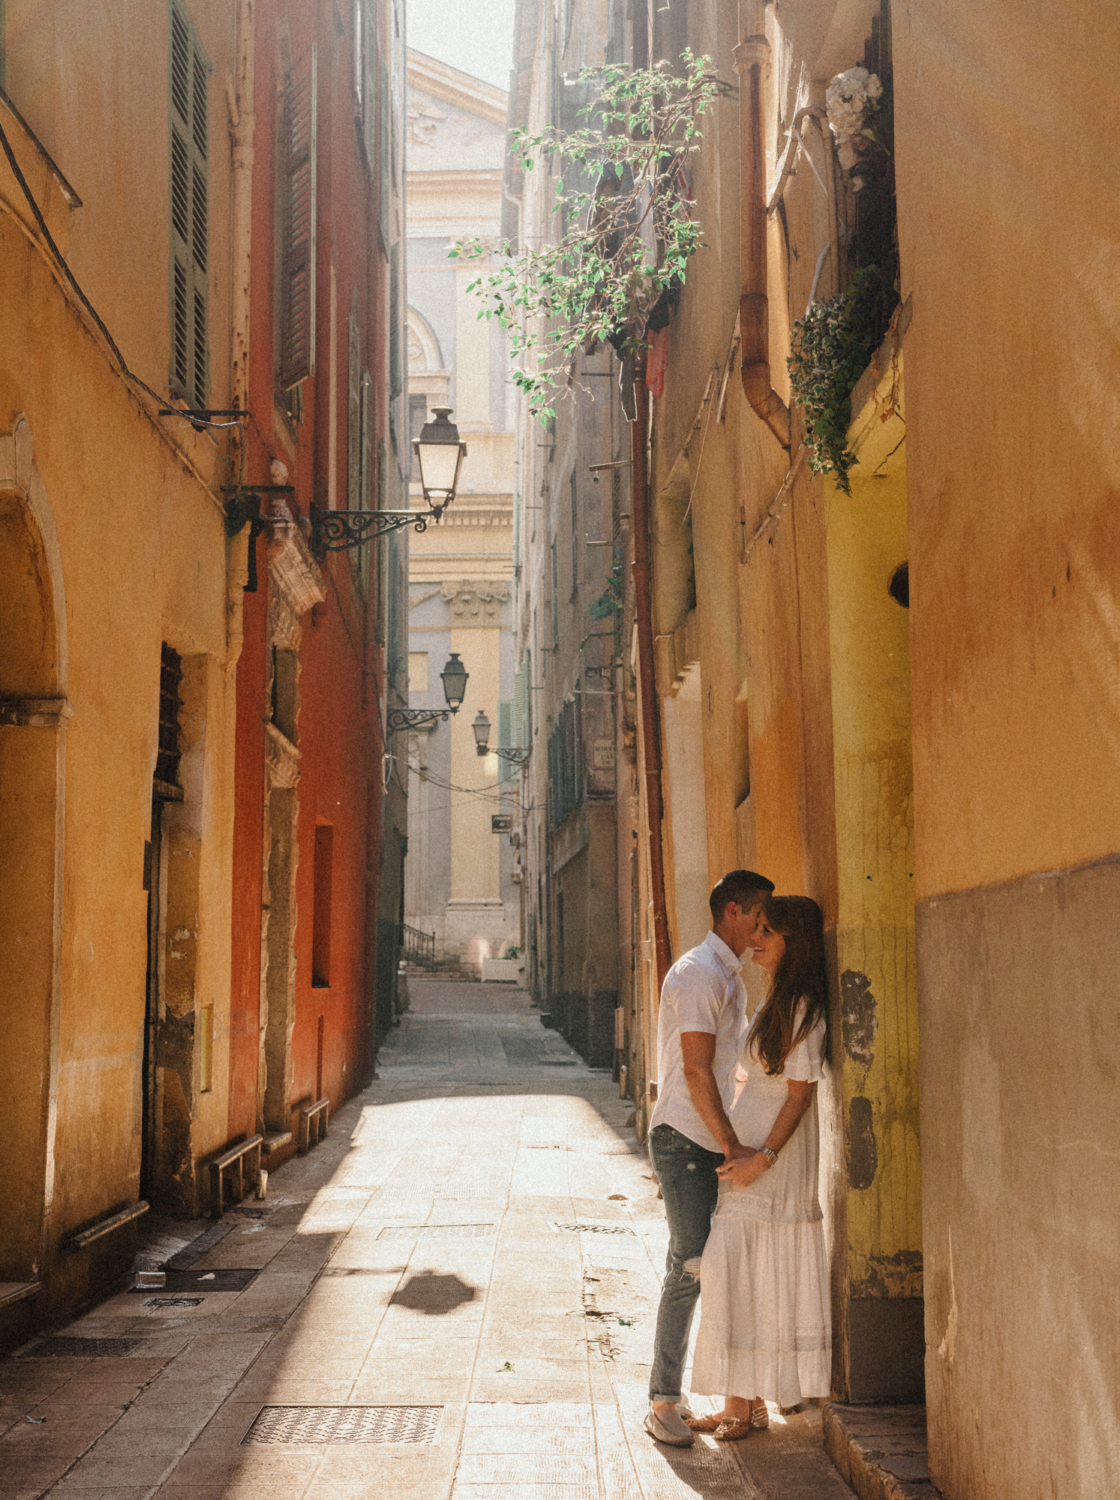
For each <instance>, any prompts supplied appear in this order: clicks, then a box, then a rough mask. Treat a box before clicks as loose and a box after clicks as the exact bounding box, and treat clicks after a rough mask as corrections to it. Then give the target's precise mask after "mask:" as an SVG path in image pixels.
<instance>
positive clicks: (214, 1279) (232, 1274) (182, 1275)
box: [132, 1266, 261, 1293]
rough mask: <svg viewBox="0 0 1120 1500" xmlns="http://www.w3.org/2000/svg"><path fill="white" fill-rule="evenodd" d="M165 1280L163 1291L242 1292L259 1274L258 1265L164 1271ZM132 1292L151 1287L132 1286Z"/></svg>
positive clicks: (149, 1289)
mask: <svg viewBox="0 0 1120 1500" xmlns="http://www.w3.org/2000/svg"><path fill="white" fill-rule="evenodd" d="M164 1274H165V1276H166V1277H167V1280H166V1281H165V1282H164V1284H163V1287H162V1290H163V1291H165V1292H169V1293H172V1292H242V1291H244V1290H245V1288H246V1287H247V1286H248V1285H249V1283H250V1282H251V1281H252V1280H253V1278H254V1277H255V1276H259V1275H260V1274H261V1273H260V1267H259V1266H258V1267H254V1268H253V1269H249V1268H248V1267H245V1268H243V1269H239V1270H233V1269H229V1268H227V1269H225V1270H221V1271H200V1270H197V1269H195V1270H191V1271H166V1272H165V1273H164ZM132 1290H133V1291H134V1292H150V1291H151V1290H152V1288H151V1287H150V1286H149V1287H140V1286H134V1287H133V1288H132Z"/></svg>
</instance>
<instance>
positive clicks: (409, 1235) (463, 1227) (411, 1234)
mask: <svg viewBox="0 0 1120 1500" xmlns="http://www.w3.org/2000/svg"><path fill="white" fill-rule="evenodd" d="M497 1227H498V1226H497V1225H496V1224H386V1226H385V1228H384V1229H382V1230H381V1232H380V1233H379V1234H378V1236H377V1238H378V1239H379V1240H403V1239H409V1240H412V1239H416V1238H418V1237H419V1238H420V1239H423V1240H480V1239H486V1238H487V1237H488V1236H489V1235H492V1234H493V1233H494V1231H495V1230H496V1229H497Z"/></svg>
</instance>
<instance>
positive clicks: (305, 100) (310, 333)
mask: <svg viewBox="0 0 1120 1500" xmlns="http://www.w3.org/2000/svg"><path fill="white" fill-rule="evenodd" d="M317 112H318V93H317V81H316V49H315V48H314V47H312V48H311V50H310V52H308V53H305V54H304V56H303V57H302V58H301V59H300V61H299V62H298V63H297V64H296V65H295V66H294V67H293V68H292V70H291V72H290V73H289V74H288V77H287V81H286V83H285V87H284V105H283V110H282V118H281V142H280V145H281V150H280V160H281V162H282V164H283V177H282V181H281V193H280V199H281V226H280V244H281V261H282V265H281V274H280V286H279V293H280V307H279V318H278V323H279V332H280V372H279V374H280V385H281V388H282V389H283V390H286V391H287V390H291V388H292V386H294V385H298V384H299V382H300V381H301V380H306V378H307V377H308V376H309V375H314V373H315V217H316V181H315V174H316V164H315V156H316V143H317V122H316V115H317Z"/></svg>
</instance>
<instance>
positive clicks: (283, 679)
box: [272, 646, 299, 745]
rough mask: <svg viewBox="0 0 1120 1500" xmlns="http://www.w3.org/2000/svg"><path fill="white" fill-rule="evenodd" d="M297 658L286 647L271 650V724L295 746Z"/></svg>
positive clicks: (294, 653) (295, 654) (274, 647)
mask: <svg viewBox="0 0 1120 1500" xmlns="http://www.w3.org/2000/svg"><path fill="white" fill-rule="evenodd" d="M298 673H299V656H298V654H297V653H296V652H295V651H292V650H291V649H290V648H289V647H287V646H273V648H272V722H273V724H275V726H276V728H277V729H278V730H279V731H280V733H281V734H282V735H283V736H284V738H285V739H286V740H288V741H289V743H290V744H293V745H294V744H296V742H297V741H296V712H297V708H298V698H297V692H298V689H297V682H298Z"/></svg>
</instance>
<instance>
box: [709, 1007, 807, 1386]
mask: <svg viewBox="0 0 1120 1500" xmlns="http://www.w3.org/2000/svg"><path fill="white" fill-rule="evenodd" d="M755 1019H756V1020H757V1016H756V1017H755ZM798 1020H800V1017H798ZM795 1030H796V1026H795ZM824 1037H825V1029H824V1022H823V1021H821V1022H820V1024H819V1025H818V1026H816V1027H814V1029H813V1030H812V1032H810V1034H809V1035H808V1036H807V1037H805V1038H803V1039H802V1040H801V1041H800V1042H799V1043H798V1044H797V1046H796V1047H794V1049H793V1051H792V1052H791V1053H790V1055H789V1057H787V1058H786V1063H785V1070H784V1072H782V1073H780V1074H779V1075H778V1076H777V1077H775V1078H770V1077H767V1075H766V1073H765V1072H764V1071H763V1068H762V1064H761V1063H760V1062H758V1061H757V1060H756V1059H755V1058H754V1057H752V1056H751V1054H750V1052H749V1050H748V1047H747V1043H748V1042H749V1039H750V1032H749V1031H748V1033H747V1036H746V1037H745V1038H744V1046H743V1050H742V1053H741V1056H740V1065H741V1067H742V1069H743V1071H744V1072H745V1073H746V1082H745V1083H744V1084H743V1088H742V1091H741V1093H740V1094H739V1097H738V1099H736V1101H735V1103H734V1105H733V1106H732V1109H731V1116H730V1118H731V1124H732V1125H733V1126H734V1128H735V1133H736V1135H737V1136H738V1138H739V1140H740V1141H742V1143H743V1145H744V1146H754V1147H755V1148H756V1149H757V1148H758V1147H759V1146H761V1145H762V1144H763V1142H764V1141H765V1140H766V1137H767V1136H768V1135H769V1134H770V1130H771V1127H772V1126H773V1124H774V1120H775V1119H776V1117H777V1114H778V1111H779V1110H780V1109H781V1107H782V1105H783V1104H784V1103H785V1101H786V1098H787V1097H788V1090H787V1088H786V1083H787V1080H789V1079H791V1078H793V1079H800V1080H802V1081H805V1082H816V1081H817V1080H819V1079H820V1078H821V1077H823V1068H822V1053H823V1048H824ZM816 1094H817V1091H816V1089H814V1090H813V1102H812V1104H810V1106H809V1108H808V1109H807V1110H806V1112H805V1114H804V1115H803V1116H802V1117H801V1119H800V1121H799V1122H798V1124H797V1128H796V1129H795V1130H794V1132H793V1134H792V1136H790V1138H789V1140H788V1141H787V1142H786V1144H785V1145H784V1146H783V1147H782V1149H781V1151H780V1152H779V1154H778V1160H777V1162H776V1163H775V1164H774V1165H773V1166H772V1167H770V1168H769V1169H768V1170H767V1171H765V1172H763V1174H762V1176H761V1177H759V1178H758V1179H757V1180H756V1181H755V1182H753V1183H752V1184H751V1186H750V1187H737V1186H736V1185H735V1184H734V1183H731V1182H725V1181H723V1180H722V1179H721V1181H720V1188H719V1202H718V1204H717V1206H716V1211H715V1216H714V1217H713V1219H712V1232H711V1234H710V1235H709V1236H708V1242H707V1244H706V1246H705V1248H704V1255H703V1258H702V1260H701V1264H700V1332H699V1334H698V1335H697V1339H696V1352H695V1354H694V1356H693V1361H692V1389H693V1390H694V1391H696V1392H699V1393H701V1394H704V1395H712V1396H716V1395H718V1396H743V1397H752V1396H764V1397H765V1398H766V1399H767V1400H768V1401H774V1402H777V1403H778V1404H780V1405H781V1406H787V1407H788V1406H796V1405H797V1404H798V1402H799V1401H801V1400H803V1399H804V1398H805V1397H807V1396H827V1395H829V1394H830V1391H831V1372H832V1348H831V1345H832V1339H831V1324H832V1320H831V1309H830V1301H829V1276H828V1261H827V1259H826V1256H825V1247H824V1228H823V1224H822V1217H823V1216H822V1214H821V1209H820V1203H819V1202H818V1198H817V1162H818V1158H819V1155H820V1136H819V1126H818V1122H817V1098H816Z"/></svg>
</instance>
